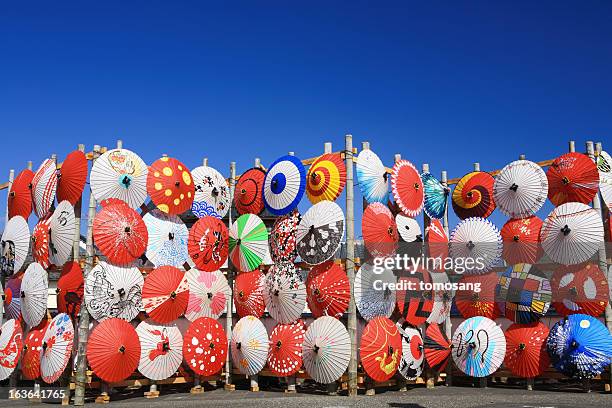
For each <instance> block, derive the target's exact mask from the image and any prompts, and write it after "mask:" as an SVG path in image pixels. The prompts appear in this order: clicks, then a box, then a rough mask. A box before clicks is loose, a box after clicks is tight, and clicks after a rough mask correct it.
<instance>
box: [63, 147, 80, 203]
mask: <svg viewBox="0 0 612 408" xmlns="http://www.w3.org/2000/svg"><path fill="white" fill-rule="evenodd" d="M57 177H58V179H57V201H58V202H61V201H64V200H66V201H68V202H70V204H72V205H75V204H76V202H77V201H79V198H81V194H83V188H84V187H85V182H86V181H87V157H85V153H83V152H82V151H80V150H75V151H73V152H72V153H70V154H69V155H68V156H66V159H64V162H63V163H62V167H60V169H59V171H58V176H57Z"/></svg>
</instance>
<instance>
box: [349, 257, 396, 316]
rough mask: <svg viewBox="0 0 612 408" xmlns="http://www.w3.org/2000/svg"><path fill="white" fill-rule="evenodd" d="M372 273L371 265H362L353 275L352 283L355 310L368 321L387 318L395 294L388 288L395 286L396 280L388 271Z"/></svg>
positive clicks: (391, 272)
mask: <svg viewBox="0 0 612 408" xmlns="http://www.w3.org/2000/svg"><path fill="white" fill-rule="evenodd" d="M374 271H375V270H374V267H373V266H372V265H371V264H369V263H363V264H362V265H361V268H359V270H358V271H357V274H356V275H355V283H354V293H355V304H356V305H357V310H359V314H360V315H361V317H363V318H364V319H365V320H368V321H369V320H372V319H373V318H375V317H376V316H385V317H389V316H391V313H393V310H394V309H395V296H396V293H395V291H394V290H390V289H389V286H390V285H395V284H396V283H397V278H396V277H395V275H394V274H393V271H391V270H390V269H384V268H383V270H382V271H378V270H377V271H376V272H374Z"/></svg>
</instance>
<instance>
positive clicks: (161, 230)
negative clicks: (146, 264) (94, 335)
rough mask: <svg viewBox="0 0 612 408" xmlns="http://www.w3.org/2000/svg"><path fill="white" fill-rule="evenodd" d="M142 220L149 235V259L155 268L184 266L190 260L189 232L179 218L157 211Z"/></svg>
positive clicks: (147, 253) (147, 251)
mask: <svg viewBox="0 0 612 408" xmlns="http://www.w3.org/2000/svg"><path fill="white" fill-rule="evenodd" d="M142 219H143V221H144V223H145V225H146V226H147V231H148V234H149V242H148V244H147V250H146V252H145V255H146V257H147V259H148V260H149V261H151V262H152V263H153V265H155V266H163V265H170V266H174V267H177V268H180V267H181V266H183V264H184V263H185V262H187V259H189V253H188V250H187V241H188V239H189V231H188V230H187V227H186V226H185V223H183V221H182V220H181V219H180V218H179V217H178V216H176V215H171V214H166V213H163V212H161V211H160V210H157V209H155V210H152V211H150V212H148V213H146V214H145V215H144V217H142Z"/></svg>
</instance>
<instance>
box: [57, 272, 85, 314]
mask: <svg viewBox="0 0 612 408" xmlns="http://www.w3.org/2000/svg"><path fill="white" fill-rule="evenodd" d="M55 293H56V294H57V310H58V311H59V312H60V313H67V314H68V315H70V316H71V317H72V318H73V319H76V318H77V316H78V314H79V312H80V310H81V303H82V302H83V295H84V293H85V282H84V280H83V270H82V269H81V267H80V266H79V264H78V263H77V262H67V263H66V264H65V265H64V267H63V268H62V273H61V275H60V277H59V279H58V281H57V288H56V289H55Z"/></svg>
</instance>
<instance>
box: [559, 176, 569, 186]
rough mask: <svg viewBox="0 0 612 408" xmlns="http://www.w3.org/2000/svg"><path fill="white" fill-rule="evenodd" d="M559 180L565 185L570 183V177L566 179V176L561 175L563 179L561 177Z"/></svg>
mask: <svg viewBox="0 0 612 408" xmlns="http://www.w3.org/2000/svg"><path fill="white" fill-rule="evenodd" d="M561 182H562V183H563V184H565V185H566V186H567V185H568V184H569V183H570V179H568V178H567V177H563V179H561Z"/></svg>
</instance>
